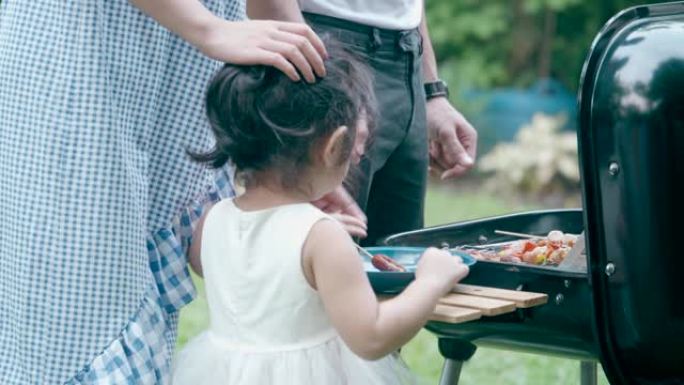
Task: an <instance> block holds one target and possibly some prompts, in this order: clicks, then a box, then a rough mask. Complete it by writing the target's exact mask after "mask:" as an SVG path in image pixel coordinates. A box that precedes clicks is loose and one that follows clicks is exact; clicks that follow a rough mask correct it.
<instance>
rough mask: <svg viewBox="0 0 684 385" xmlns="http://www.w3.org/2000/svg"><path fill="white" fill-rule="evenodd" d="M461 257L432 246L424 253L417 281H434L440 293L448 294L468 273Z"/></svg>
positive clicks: (419, 265)
mask: <svg viewBox="0 0 684 385" xmlns="http://www.w3.org/2000/svg"><path fill="white" fill-rule="evenodd" d="M468 272H469V270H468V266H466V265H464V264H463V261H462V260H461V258H460V257H458V256H454V255H451V253H449V252H448V251H445V250H439V249H436V248H434V247H431V248H429V249H427V250H425V252H424V253H423V255H422V257H420V260H419V261H418V266H417V268H416V281H422V282H426V283H432V284H433V285H434V287H435V290H437V291H438V292H439V293H440V295H441V294H446V293H447V292H448V291H449V290H451V289H452V288H453V287H454V286H455V285H456V284H457V283H458V282H459V281H460V280H462V279H463V278H465V276H466V275H468Z"/></svg>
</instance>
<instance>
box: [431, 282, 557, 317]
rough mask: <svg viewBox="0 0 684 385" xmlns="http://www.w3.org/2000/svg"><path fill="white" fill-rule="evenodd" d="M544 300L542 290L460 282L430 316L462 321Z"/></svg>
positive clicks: (442, 299) (492, 314) (500, 312)
mask: <svg viewBox="0 0 684 385" xmlns="http://www.w3.org/2000/svg"><path fill="white" fill-rule="evenodd" d="M547 301H548V295H546V294H542V293H532V292H527V291H517V290H506V289H496V288H491V287H483V286H474V285H463V284H459V285H457V286H456V287H455V288H454V290H453V291H452V293H449V294H447V295H445V296H444V297H442V298H441V299H440V300H439V303H438V304H437V306H436V307H435V311H434V313H433V314H432V317H431V318H430V320H432V321H440V322H448V323H462V322H468V321H473V320H476V319H479V318H481V317H482V316H490V317H491V316H496V315H500V314H505V313H511V312H513V311H515V309H517V308H529V307H533V306H540V305H543V304H545V303H546V302H547Z"/></svg>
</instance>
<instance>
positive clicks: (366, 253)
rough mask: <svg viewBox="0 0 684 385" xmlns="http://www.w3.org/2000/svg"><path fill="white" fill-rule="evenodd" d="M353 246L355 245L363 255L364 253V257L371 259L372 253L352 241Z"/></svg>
mask: <svg viewBox="0 0 684 385" xmlns="http://www.w3.org/2000/svg"><path fill="white" fill-rule="evenodd" d="M354 247H356V249H357V250H359V251H360V252H361V253H363V255H365V256H366V257H368V258H370V259H371V260H373V254H371V253H370V252H369V251H368V250H366V249H364V248H363V247H361V246H360V245H359V244H358V243H354Z"/></svg>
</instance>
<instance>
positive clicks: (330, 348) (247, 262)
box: [173, 199, 415, 385]
mask: <svg viewBox="0 0 684 385" xmlns="http://www.w3.org/2000/svg"><path fill="white" fill-rule="evenodd" d="M325 218H328V217H327V215H326V214H324V213H323V212H321V211H320V210H318V209H317V208H315V207H314V206H312V205H310V204H292V205H284V206H279V207H276V208H272V209H268V210H259V211H242V210H240V209H238V208H237V207H236V206H235V205H234V204H233V201H232V200H230V199H226V200H223V201H221V202H219V203H217V204H216V206H215V207H214V208H212V209H211V211H210V212H209V214H208V215H207V218H206V220H205V223H204V229H203V233H202V266H203V271H204V279H205V281H204V282H205V285H206V292H207V300H208V303H209V313H210V326H209V329H208V330H206V331H204V332H203V333H202V334H200V335H199V336H197V337H196V338H195V339H193V340H191V341H190V342H189V343H188V344H187V346H186V347H185V348H184V349H183V350H181V351H180V352H179V354H178V356H177V357H176V361H175V363H174V373H173V384H174V385H210V384H216V385H218V384H221V385H227V384H230V385H239V384H245V385H247V384H248V385H259V384H297V385H307V384H312V385H313V384H316V385H336V384H339V385H343V384H345V385H346V384H359V385H367V384H392V385H395V384H410V383H415V378H414V377H413V376H412V375H411V373H410V372H409V371H408V368H407V367H406V366H405V365H404V363H403V361H401V359H400V357H399V355H398V354H392V355H389V356H387V357H384V358H382V359H380V360H377V361H366V360H363V359H361V358H359V357H358V356H356V355H355V354H354V353H352V352H351V351H350V350H349V348H347V346H345V344H344V342H343V341H342V339H341V338H340V337H339V335H338V334H337V332H336V331H335V329H334V328H333V327H332V325H331V324H330V320H329V319H328V317H327V314H326V313H325V310H324V307H323V303H322V302H321V300H320V297H319V296H318V293H317V292H316V291H315V290H314V289H312V288H311V287H310V286H309V284H308V282H307V280H306V278H305V277H304V274H303V272H302V265H301V250H302V246H303V244H304V242H305V240H306V238H307V236H308V234H309V231H310V230H311V227H312V226H313V225H314V224H315V223H316V222H318V221H319V220H322V219H325ZM350 311H353V309H350Z"/></svg>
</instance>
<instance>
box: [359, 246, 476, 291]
mask: <svg viewBox="0 0 684 385" xmlns="http://www.w3.org/2000/svg"><path fill="white" fill-rule="evenodd" d="M365 249H366V250H368V252H369V253H371V254H385V255H386V256H388V257H390V258H392V259H394V260H395V261H397V262H399V263H401V264H402V265H403V266H404V267H405V268H406V271H405V272H403V271H380V270H378V269H376V268H375V266H373V264H372V263H371V261H370V259H369V257H368V256H366V255H363V254H360V255H361V258H363V266H364V268H365V270H366V273H367V274H368V279H369V280H370V283H371V286H372V287H373V290H374V291H375V292H376V293H378V294H396V293H400V292H401V291H402V290H404V288H406V286H408V284H410V283H411V281H413V279H414V278H415V275H414V272H415V270H416V264H417V263H418V260H419V259H420V256H421V255H422V254H423V252H424V251H425V249H426V248H425V247H366V248H365ZM451 254H452V255H457V256H459V257H461V259H462V260H463V263H464V264H466V265H467V266H472V265H474V264H475V262H476V260H475V258H474V257H472V256H471V255H469V254H466V253H463V252H460V251H453V250H452V251H451Z"/></svg>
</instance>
